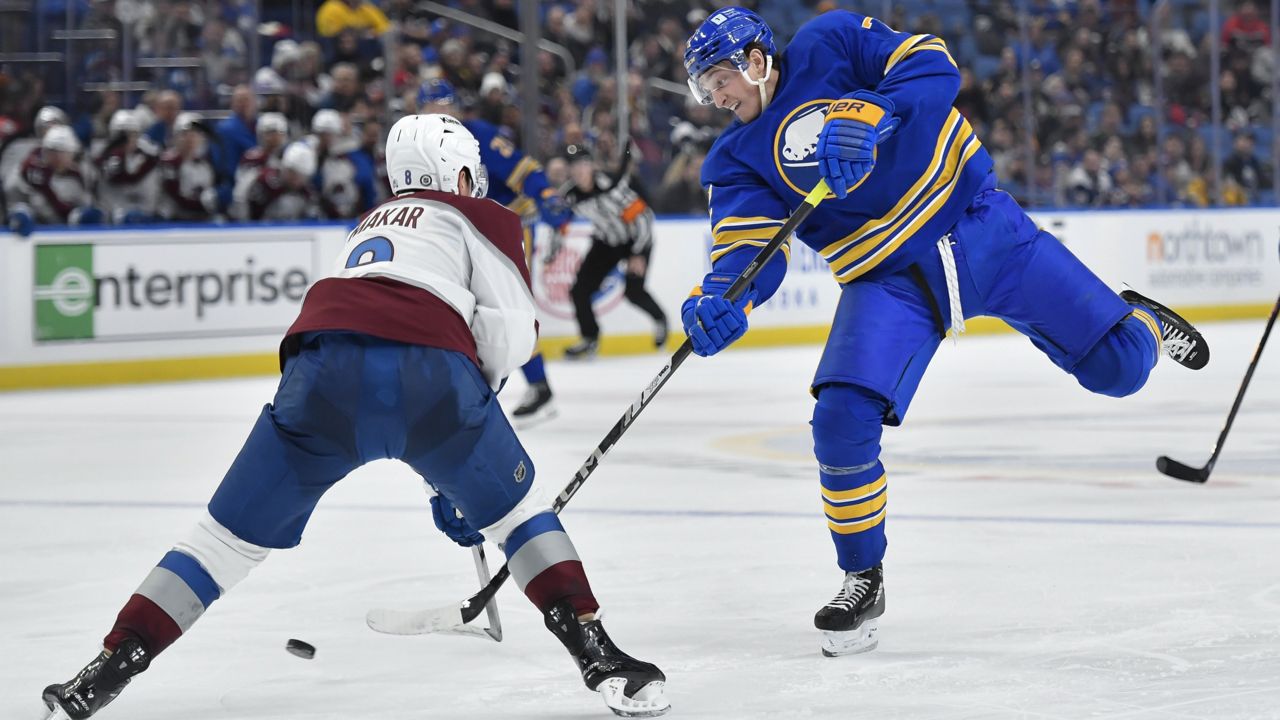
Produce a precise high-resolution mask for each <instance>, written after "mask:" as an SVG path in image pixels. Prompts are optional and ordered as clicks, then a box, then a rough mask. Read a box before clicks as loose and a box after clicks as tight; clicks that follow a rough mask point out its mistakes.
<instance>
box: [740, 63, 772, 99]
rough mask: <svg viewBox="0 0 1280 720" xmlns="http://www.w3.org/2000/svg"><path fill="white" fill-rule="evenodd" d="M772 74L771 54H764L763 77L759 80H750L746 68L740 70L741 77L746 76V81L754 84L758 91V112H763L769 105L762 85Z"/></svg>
mask: <svg viewBox="0 0 1280 720" xmlns="http://www.w3.org/2000/svg"><path fill="white" fill-rule="evenodd" d="M748 69H750V68H748ZM772 74H773V56H772V55H765V56H764V77H762V78H760V79H759V80H752V79H751V75H749V74H748V73H747V71H746V70H743V71H742V77H744V78H746V81H747V82H748V83H750V84H752V85H755V86H756V90H757V91H758V92H759V93H760V112H764V109H765V108H767V107H769V98H768V96H767V94H766V93H765V91H764V85H765V83H767V82H769V76H770V75H772Z"/></svg>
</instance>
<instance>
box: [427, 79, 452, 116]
mask: <svg viewBox="0 0 1280 720" xmlns="http://www.w3.org/2000/svg"><path fill="white" fill-rule="evenodd" d="M457 102H458V96H457V94H456V93H454V91H453V85H451V84H450V83H449V81H448V80H443V79H441V78H434V79H431V80H428V81H426V82H424V83H422V86H421V87H419V88H418V108H419V109H421V108H422V107H423V106H424V105H427V104H430V103H443V104H446V105H456V104H457Z"/></svg>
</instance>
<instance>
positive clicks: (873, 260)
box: [836, 135, 982, 282]
mask: <svg viewBox="0 0 1280 720" xmlns="http://www.w3.org/2000/svg"><path fill="white" fill-rule="evenodd" d="M981 147H982V143H980V142H978V138H977V137H976V136H972V135H971V136H970V137H969V140H968V141H967V142H966V144H965V146H964V150H963V153H962V154H961V157H960V159H959V161H958V162H957V163H956V165H955V169H954V171H953V172H952V174H951V176H950V178H949V179H948V181H947V184H946V186H945V188H944V189H943V190H942V192H940V193H938V195H936V196H935V197H934V199H933V200H932V201H930V202H929V204H928V206H926V207H925V208H924V209H923V210H921V211H920V214H918V215H917V216H916V217H915V219H914V220H912V221H911V223H910V224H909V225H907V226H906V227H904V228H902V229H901V230H899V231H898V233H897V238H896V239H894V240H892V241H890V242H888V243H886V244H884V245H881V246H880V248H879V249H878V250H876V251H875V252H874V253H872V254H871V255H870V256H868V257H867V258H866V259H865V260H863V261H862V262H860V263H858V264H857V265H854V266H853V267H851V268H848V269H846V270H845V271H844V272H843V273H840V274H837V275H836V279H837V280H839V281H840V282H849V281H851V280H853V279H855V278H857V277H859V276H861V275H863V274H865V273H867V272H869V271H870V270H871V269H872V268H874V267H875V266H876V265H878V264H880V261H881V260H883V259H884V258H885V257H887V256H888V255H890V254H892V253H893V251H895V250H897V249H898V248H899V247H900V246H901V245H902V244H903V243H904V242H906V241H907V240H909V239H910V238H911V237H912V236H913V235H915V234H916V231H917V230H919V229H920V228H922V227H924V225H925V223H927V222H929V220H930V219H931V218H932V217H933V216H934V215H935V214H936V213H937V212H938V209H939V208H941V207H943V206H944V205H946V203H947V200H948V199H949V198H950V197H951V193H952V191H953V190H955V189H956V184H957V183H958V182H959V180H960V170H961V169H963V168H964V166H965V164H966V163H968V162H969V159H970V158H972V157H973V156H974V155H975V154H977V152H978V150H979V148H981Z"/></svg>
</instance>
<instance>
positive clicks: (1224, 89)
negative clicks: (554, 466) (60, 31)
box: [0, 0, 1276, 231]
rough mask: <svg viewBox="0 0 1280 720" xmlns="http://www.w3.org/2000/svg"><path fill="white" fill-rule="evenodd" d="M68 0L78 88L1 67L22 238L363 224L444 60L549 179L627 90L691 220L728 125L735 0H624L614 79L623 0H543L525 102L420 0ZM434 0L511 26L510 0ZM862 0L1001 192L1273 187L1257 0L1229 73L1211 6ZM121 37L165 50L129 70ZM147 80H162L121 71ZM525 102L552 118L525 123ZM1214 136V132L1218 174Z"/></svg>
mask: <svg viewBox="0 0 1280 720" xmlns="http://www.w3.org/2000/svg"><path fill="white" fill-rule="evenodd" d="M67 1H68V2H69V3H71V5H72V13H71V14H72V16H73V17H74V18H75V25H76V27H77V28H79V29H106V30H112V31H114V32H113V33H111V35H112V36H113V37H114V39H113V40H100V41H88V42H86V43H84V44H83V45H82V46H80V47H81V48H82V52H79V53H77V54H76V55H75V60H74V61H73V68H72V70H73V71H74V74H75V77H76V82H75V88H76V89H75V90H71V91H67V90H66V89H65V88H63V90H64V92H62V93H61V95H60V96H59V97H60V100H59V102H57V103H52V102H49V101H48V99H47V98H50V97H53V96H55V95H57V93H55V92H54V91H53V89H52V88H53V87H54V85H56V78H51V77H47V76H46V75H43V74H41V72H39V71H38V70H34V69H31V67H30V66H25V69H24V66H20V65H14V66H5V65H3V64H0V177H2V178H3V187H4V193H3V201H4V208H3V210H4V212H5V214H6V218H7V220H8V222H9V225H10V227H13V228H14V229H17V230H20V231H29V230H30V228H31V227H33V226H34V225H37V224H68V223H69V224H87V223H93V222H110V223H139V222H151V221H156V220H165V221H184V222H206V221H222V220H228V219H229V220H297V219H304V218H316V219H349V218H354V217H357V216H359V215H360V214H361V213H363V212H364V211H365V210H367V209H368V208H369V207H371V206H372V205H373V204H375V203H377V202H378V201H379V200H380V199H382V198H383V197H385V196H386V194H387V192H388V186H387V183H386V178H385V176H384V175H385V171H384V169H383V163H382V150H381V146H382V142H383V132H384V128H386V127H389V125H390V123H391V122H394V120H395V119H396V118H398V117H399V116H400V115H402V114H404V113H407V112H414V111H416V110H417V109H418V106H419V97H418V94H419V89H420V88H421V87H422V86H423V84H424V83H426V82H428V81H430V80H433V79H443V80H446V81H448V82H449V83H451V84H452V86H453V87H454V88H456V89H457V92H458V95H459V98H460V100H461V101H462V105H463V107H464V108H465V113H466V114H467V115H468V116H470V117H476V118H480V119H483V120H486V121H488V122H490V123H493V124H495V125H498V126H501V127H502V128H503V132H504V134H506V135H507V136H508V138H509V139H510V140H511V141H512V142H513V143H514V144H515V145H516V146H517V147H519V148H521V149H523V150H524V152H525V153H526V154H528V155H532V156H533V157H534V158H537V159H539V160H541V161H542V162H543V163H545V164H547V166H548V170H549V173H548V174H549V176H550V177H552V179H553V181H557V182H560V181H564V180H566V178H565V177H564V172H563V165H564V164H563V162H553V159H554V158H557V157H559V156H562V155H563V154H564V151H565V149H566V148H573V147H590V148H591V149H592V151H593V154H594V156H595V157H597V158H620V157H621V156H622V153H621V152H620V148H619V147H618V145H619V142H618V138H617V125H618V117H619V116H618V110H619V103H620V102H626V103H627V107H628V109H629V142H630V143H631V147H632V153H633V155H634V157H635V159H634V162H633V163H632V165H633V173H634V175H635V179H636V182H637V184H638V186H639V187H643V188H647V191H648V195H649V197H650V200H651V205H652V206H653V207H654V208H655V209H656V210H657V211H658V212H659V213H667V214H685V213H698V212H702V211H704V210H705V199H704V196H703V193H702V191H701V188H700V186H699V183H698V175H699V171H700V168H701V163H702V160H703V158H704V157H705V154H706V151H707V149H708V148H709V147H710V144H711V142H712V141H713V140H714V138H715V136H716V135H717V133H718V132H719V130H720V128H721V127H723V125H724V124H725V123H727V122H728V120H729V119H730V115H729V114H728V113H725V112H720V111H717V110H715V109H714V108H711V107H708V106H702V105H698V104H696V103H694V102H693V101H692V100H691V99H690V98H689V97H688V93H686V92H680V90H679V89H680V88H683V87H684V83H685V75H684V68H683V65H682V55H683V51H684V43H685V41H686V39H687V38H688V35H689V33H690V31H691V30H692V28H694V27H696V26H697V25H698V24H699V23H700V22H701V21H702V20H703V19H704V18H705V17H706V16H707V14H708V12H709V11H712V10H714V9H715V7H717V6H720V5H723V4H727V3H726V2H723V1H721V0H716V2H705V1H701V0H629V2H627V4H626V6H627V11H628V14H629V16H628V26H629V27H630V28H631V32H632V37H631V38H630V42H629V45H628V51H627V57H626V58H624V59H623V60H624V61H625V62H626V68H627V70H628V72H627V73H626V82H625V86H623V87H619V85H618V83H617V81H616V75H615V67H616V65H615V64H616V62H617V61H618V58H614V57H611V54H610V49H611V48H612V27H613V20H612V17H611V12H612V9H613V5H614V3H613V2H612V0H575V1H574V2H567V1H566V2H555V1H550V2H543V3H541V5H540V12H541V14H542V24H541V32H542V35H543V37H544V38H545V39H546V40H548V41H550V42H551V43H555V44H556V45H558V46H559V47H560V48H563V52H551V51H549V50H540V51H539V52H538V53H537V54H536V64H537V67H535V68H532V71H533V72H534V73H535V75H536V86H537V89H538V90H537V97H535V98H521V97H518V96H517V92H516V88H517V87H519V86H520V76H521V72H522V68H521V67H520V63H519V61H520V53H519V47H518V46H517V45H516V44H514V43H513V42H511V41H510V40H507V39H504V38H503V37H500V36H499V35H496V34H493V33H490V32H486V31H484V30H480V29H477V28H476V27H473V26H472V25H469V24H466V23H462V22H457V21H455V20H452V19H449V18H447V17H443V16H441V15H438V14H436V13H434V12H432V11H431V9H430V8H429V6H428V7H423V6H420V5H418V4H416V3H415V0H324V1H323V2H322V3H321V4H320V5H319V6H318V7H317V8H316V11H315V14H314V17H309V18H302V19H301V21H298V19H297V18H291V16H290V15H289V9H290V7H291V6H283V5H282V6H280V7H276V4H273V3H267V2H262V3H258V2H256V1H254V0H153V1H151V2H132V3H128V4H126V3H125V2H124V0H96V1H94V2H92V3H89V2H87V1H85V0H81V4H76V3H75V2H74V0H67ZM37 4H39V3H37ZM444 4H447V5H450V6H452V7H453V8H454V9H456V10H458V11H461V12H465V13H468V14H471V15H473V16H476V17H479V18H482V19H484V20H487V21H490V22H492V23H496V24H497V25H499V26H503V27H506V28H510V29H517V28H518V17H517V15H518V0H451V1H449V2H445V3H444ZM734 4H743V5H747V6H749V7H752V8H754V9H756V10H757V12H759V13H760V14H761V15H762V16H763V17H764V18H765V19H766V20H767V21H768V22H770V23H771V25H773V27H774V30H775V32H776V33H777V35H778V36H779V40H780V41H782V42H781V43H780V44H785V40H786V38H788V37H789V36H790V35H791V34H793V33H794V32H795V30H796V29H797V28H798V27H799V26H800V25H801V24H802V23H803V22H804V21H805V20H807V19H808V18H810V17H812V16H813V15H814V14H815V13H818V12H825V11H829V10H832V9H834V8H837V7H841V6H842V3H840V2H834V1H832V0H821V1H820V2H816V1H815V0H794V1H793V0H738V1H737V2H735V3H734ZM866 4H867V3H860V4H858V6H861V5H866ZM871 4H872V5H874V6H875V7H874V8H871V10H875V11H877V12H878V11H880V10H881V9H883V8H887V9H888V17H887V18H885V19H886V21H887V22H888V23H889V24H890V25H891V26H893V27H896V28H899V29H903V30H909V31H911V32H915V33H933V34H936V35H938V36H940V37H942V38H943V39H944V40H946V41H947V43H948V45H949V47H950V49H951V52H952V54H953V56H954V57H955V58H956V60H957V62H958V64H959V65H960V67H961V74H962V85H961V89H960V93H959V96H958V97H957V99H956V105H957V107H958V108H959V109H960V110H961V112H963V113H964V114H965V115H966V117H968V119H969V120H970V122H971V123H972V124H973V125H974V127H975V129H976V130H977V132H978V135H979V137H980V138H982V140H983V142H984V143H985V144H986V146H987V148H988V150H989V151H990V152H991V154H992V156H993V157H994V158H995V160H996V165H997V171H998V173H999V175H1000V177H1001V178H1002V183H1003V186H1004V187H1006V188H1007V189H1009V190H1010V191H1011V192H1013V193H1014V194H1015V195H1017V196H1018V197H1019V199H1021V200H1023V201H1024V202H1027V203H1028V204H1030V205H1032V206H1042V207H1043V206H1058V207H1149V206H1189V207H1203V206H1208V205H1214V204H1228V205H1246V204H1272V203H1274V198H1275V196H1274V189H1273V178H1272V171H1271V168H1272V164H1273V156H1272V153H1273V152H1276V144H1275V143H1274V142H1273V139H1274V138H1273V136H1272V132H1271V127H1272V101H1273V98H1272V97H1271V92H1272V90H1271V83H1272V73H1273V69H1274V68H1273V66H1274V62H1273V61H1274V57H1275V56H1274V54H1273V52H1272V49H1271V45H1270V43H1271V27H1270V24H1269V22H1268V20H1267V19H1266V18H1265V17H1263V16H1262V14H1261V13H1262V11H1261V8H1260V6H1259V4H1258V2H1257V0H1234V1H1228V2H1224V3H1223V7H1224V12H1228V11H1229V14H1228V15H1226V16H1225V17H1224V18H1223V22H1222V23H1220V25H1221V27H1220V35H1219V36H1218V38H1217V39H1218V40H1219V47H1220V53H1221V54H1220V57H1219V60H1220V67H1221V71H1220V73H1219V75H1218V77H1217V78H1216V83H1215V82H1213V80H1214V79H1213V78H1210V77H1209V72H1210V70H1209V69H1210V68H1211V67H1212V66H1213V64H1212V63H1211V62H1209V59H1210V57H1211V55H1210V54H1211V53H1212V51H1213V45H1212V43H1211V40H1212V38H1211V36H1210V34H1209V28H1210V27H1211V25H1210V23H1209V22H1208V16H1207V10H1206V8H1207V3H1204V2H1197V1H1195V0H1169V2H1163V3H1155V4H1152V3H1148V2H1144V1H1143V0H1106V1H1103V0H1028V2H1026V3H1025V6H1026V9H1027V13H1026V14H1025V15H1023V16H1021V17H1020V16H1019V15H1018V9H1019V7H1020V6H1022V5H1023V3H1017V2H1014V1H1013V0H891V1H890V2H883V3H881V2H875V3H871ZM843 5H844V6H846V7H849V8H851V9H859V7H858V6H855V5H854V4H850V3H843ZM62 7H63V6H62V5H59V8H62ZM861 9H862V10H863V11H868V9H867V8H861ZM58 12H59V13H62V12H63V10H61V9H60V10H59V11H58ZM59 17H61V16H59ZM32 33H34V34H37V35H38V29H36V28H33V30H32ZM1023 37H1025V42H1023V41H1022V40H1021V39H1020V38H1023ZM124 40H128V45H129V47H130V48H132V53H133V56H135V57H137V58H149V59H151V60H152V62H149V63H136V62H135V65H136V67H133V68H125V67H123V62H124V59H123V58H125V57H126V54H124V53H122V51H121V43H122V42H123V41H124ZM38 41H39V38H38V37H35V39H34V40H32V42H37V43H38ZM31 49H40V48H39V47H37V46H33V47H32V48H31ZM254 58H261V59H262V62H261V63H257V64H260V65H261V66H260V67H256V66H255V63H254V61H253V60H254ZM148 72H150V73H152V74H151V75H150V76H149V77H148V76H147V73H148ZM53 75H58V76H60V75H61V70H59V72H57V73H53ZM131 79H132V80H138V79H143V80H149V81H150V82H151V85H152V87H154V88H156V89H154V90H150V91H145V92H137V91H136V90H135V89H133V88H131V87H129V86H128V85H127V84H120V85H118V86H117V85H113V84H112V83H118V82H119V81H122V80H131ZM91 83H92V84H93V86H92V87H93V90H92V91H89V90H87V89H84V88H88V87H90V84H91ZM1214 88H1217V90H1218V92H1219V97H1218V100H1219V101H1220V107H1221V118H1222V122H1221V123H1220V124H1219V125H1216V126H1215V125H1214V124H1213V123H1212V122H1211V119H1212V108H1213V97H1212V93H1213V91H1214ZM1028 90H1029V91H1030V94H1029V95H1028V94H1027V91H1028ZM529 111H533V112H535V113H536V118H534V121H535V122H534V123H533V125H534V127H536V128H537V131H536V133H535V135H534V137H521V132H522V127H523V126H524V122H523V117H522V113H524V112H529ZM1214 143H1220V147H1222V148H1223V151H1222V157H1223V162H1222V164H1221V166H1220V167H1217V168H1215V167H1214V153H1213V147H1214ZM1215 174H1217V175H1218V176H1220V178H1221V184H1220V186H1219V185H1217V184H1215V182H1214V178H1215ZM1218 187H1220V189H1221V195H1220V197H1218V196H1216V193H1215V189H1216V188H1218Z"/></svg>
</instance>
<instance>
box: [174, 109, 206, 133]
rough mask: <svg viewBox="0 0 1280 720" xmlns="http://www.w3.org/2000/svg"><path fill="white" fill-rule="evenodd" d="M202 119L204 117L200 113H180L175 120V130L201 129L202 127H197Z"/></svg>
mask: <svg viewBox="0 0 1280 720" xmlns="http://www.w3.org/2000/svg"><path fill="white" fill-rule="evenodd" d="M202 119H203V118H201V117H200V113H193V112H184V113H178V117H177V118H175V119H174V121H173V131H174V132H182V131H183V130H199V129H200V128H198V127H196V123H198V122H200V121H201V120H202Z"/></svg>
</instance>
